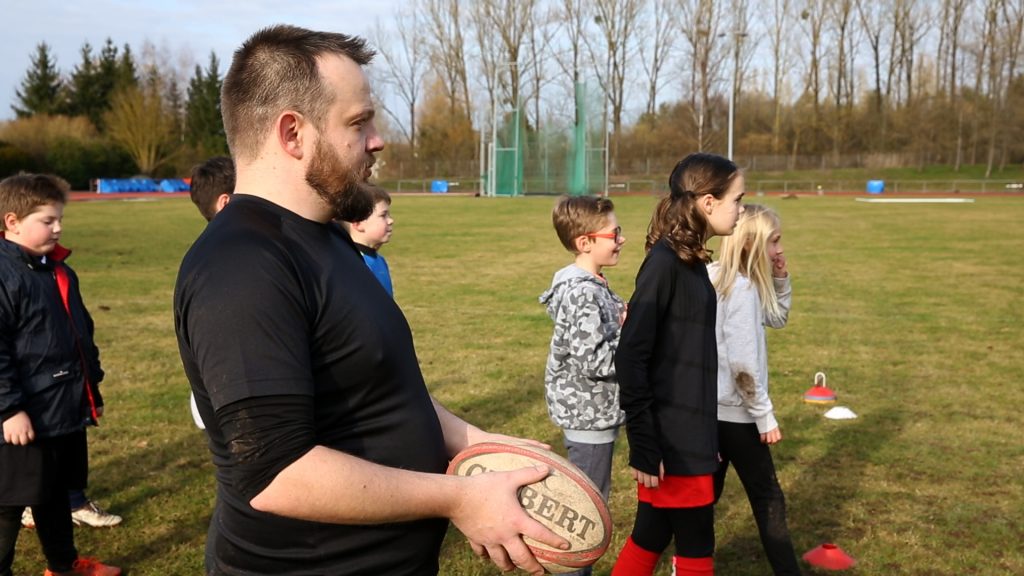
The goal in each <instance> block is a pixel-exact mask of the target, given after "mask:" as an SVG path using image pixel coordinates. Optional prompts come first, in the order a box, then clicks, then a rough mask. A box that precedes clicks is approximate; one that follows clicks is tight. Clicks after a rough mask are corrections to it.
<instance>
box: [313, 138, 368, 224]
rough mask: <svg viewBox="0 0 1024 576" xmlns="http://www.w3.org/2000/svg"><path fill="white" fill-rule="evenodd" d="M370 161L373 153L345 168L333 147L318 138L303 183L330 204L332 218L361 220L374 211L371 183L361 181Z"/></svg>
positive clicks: (348, 220) (349, 220)
mask: <svg viewBox="0 0 1024 576" xmlns="http://www.w3.org/2000/svg"><path fill="white" fill-rule="evenodd" d="M373 162H374V160H373V156H371V155H369V154H367V155H366V159H365V160H363V162H361V163H360V164H359V165H358V166H356V167H355V168H354V169H351V168H348V167H346V166H345V165H344V164H342V162H341V157H340V155H339V154H338V151H337V149H336V148H335V147H334V146H332V145H330V144H325V143H324V142H323V141H322V140H319V139H318V140H317V142H316V147H315V149H314V151H313V159H312V160H311V161H310V163H309V167H308V168H307V169H306V183H307V184H309V185H310V187H311V188H313V190H315V191H316V193H317V195H318V196H320V198H321V199H323V201H324V202H326V203H327V205H328V206H330V207H331V210H332V211H333V212H334V218H335V219H337V220H344V221H346V222H360V221H362V220H366V219H367V218H369V217H370V215H371V214H373V206H374V202H373V195H372V193H371V192H370V190H371V189H372V185H371V184H369V183H368V182H366V181H365V180H363V174H365V173H366V171H367V170H369V168H370V166H373Z"/></svg>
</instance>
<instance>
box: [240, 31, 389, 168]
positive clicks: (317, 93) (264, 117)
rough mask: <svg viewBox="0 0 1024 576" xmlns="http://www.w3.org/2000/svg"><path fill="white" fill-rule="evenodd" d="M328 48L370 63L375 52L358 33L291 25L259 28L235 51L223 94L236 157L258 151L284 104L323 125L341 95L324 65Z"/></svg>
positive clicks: (244, 157) (249, 155) (313, 121)
mask: <svg viewBox="0 0 1024 576" xmlns="http://www.w3.org/2000/svg"><path fill="white" fill-rule="evenodd" d="M323 54H338V55H342V56H346V57H348V58H350V59H351V60H353V61H354V62H355V63H356V64H359V65H360V66H366V65H367V64H369V63H370V61H371V60H373V56H374V54H375V52H374V51H373V50H372V49H371V48H369V47H368V46H367V45H366V41H365V40H364V39H362V38H360V37H358V36H348V35H346V34H339V33H334V32H314V31H312V30H307V29H305V28H299V27H296V26H286V25H277V26H271V27H269V28H264V29H262V30H260V31H258V32H256V33H255V34H253V35H252V36H250V37H249V39H248V40H246V41H245V43H244V44H242V47H241V48H239V49H238V50H236V51H235V56H234V58H233V59H232V61H231V67H230V68H229V69H228V72H227V75H226V76H225V77H224V85H223V87H222V88H221V97H220V98H221V114H222V115H223V118H224V130H225V132H226V133H227V139H228V147H229V148H230V149H231V155H232V156H233V157H235V158H237V159H239V160H249V159H251V158H253V157H255V156H256V153H257V152H258V150H259V148H260V146H262V145H263V140H264V138H265V137H266V131H267V128H268V126H269V125H270V123H271V122H273V121H274V119H275V118H277V116H278V115H279V114H280V113H281V112H282V111H284V110H294V111H295V112H298V113H300V114H303V115H304V116H306V117H307V118H309V120H310V122H312V123H313V125H315V126H317V127H320V126H323V123H324V120H325V118H326V113H327V109H328V107H330V105H331V103H332V102H334V98H335V95H334V93H333V91H332V90H331V89H330V87H329V86H328V84H327V83H326V82H324V79H323V77H322V76H321V75H320V70H319V68H318V62H317V59H318V58H319V57H320V56H321V55H323Z"/></svg>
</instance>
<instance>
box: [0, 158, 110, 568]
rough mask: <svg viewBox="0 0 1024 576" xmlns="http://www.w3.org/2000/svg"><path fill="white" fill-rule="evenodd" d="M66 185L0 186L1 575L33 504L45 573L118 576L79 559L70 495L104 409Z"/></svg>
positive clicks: (36, 180)
mask: <svg viewBox="0 0 1024 576" xmlns="http://www.w3.org/2000/svg"><path fill="white" fill-rule="evenodd" d="M67 192H68V185H67V183H66V182H64V181H63V180H61V179H60V178H57V177H55V176H49V175H36V174H19V175H17V176H11V177H9V178H6V179H4V180H3V181H2V182H0V216H2V218H3V234H2V240H0V421H2V423H3V440H2V441H0V576H10V575H11V567H12V566H13V563H14V550H15V544H16V542H17V538H18V532H19V530H20V528H21V512H22V509H24V507H25V506H31V507H32V512H33V516H34V519H35V523H36V528H37V530H36V532H37V534H38V536H39V542H40V544H41V545H42V549H43V554H44V555H45V556H46V561H47V570H46V575H47V576H49V575H64V574H68V575H81V576H85V575H90V576H116V575H118V574H120V573H121V570H120V568H116V567H113V566H106V565H104V564H101V563H99V562H97V561H96V560H93V559H90V558H82V557H79V556H78V551H77V550H76V549H75V544H74V533H73V529H72V520H71V512H70V509H69V503H68V490H69V489H84V488H85V484H86V479H87V475H88V452H87V448H86V435H85V427H86V426H87V425H88V424H93V423H95V422H96V421H97V419H98V418H99V417H100V415H101V414H102V412H103V399H102V397H101V396H100V393H99V387H98V385H99V382H100V381H101V380H102V379H103V370H102V369H101V368H100V362H99V351H98V350H97V348H96V345H95V343H94V342H93V322H92V318H91V317H90V316H89V312H88V311H87V310H86V309H85V304H84V303H83V302H82V296H81V293H80V292H79V288H78V277H77V276H76V275H75V273H74V271H72V270H71V268H69V267H68V266H67V264H65V263H64V259H65V258H67V256H68V255H69V254H70V252H69V251H68V250H67V249H65V248H64V247H63V246H61V245H60V244H58V240H59V239H60V234H61V230H62V226H61V221H62V219H63V215H64V204H65V203H66V201H67Z"/></svg>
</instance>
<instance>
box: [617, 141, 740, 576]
mask: <svg viewBox="0 0 1024 576" xmlns="http://www.w3.org/2000/svg"><path fill="white" fill-rule="evenodd" d="M743 186H744V183H743V175H742V174H741V173H740V171H739V170H738V169H737V167H736V165H735V164H733V163H732V162H731V161H730V160H728V159H726V158H723V157H721V156H716V155H713V154H703V153H697V154H690V155H689V156H687V157H686V158H684V159H683V160H682V161H680V162H679V163H678V164H677V165H676V167H675V169H674V170H673V171H672V175H671V176H670V177H669V190H670V192H669V195H668V196H666V197H664V198H662V199H661V201H660V202H659V203H658V205H657V207H656V208H655V209H654V214H653V215H652V217H651V224H650V228H649V229H648V233H647V242H646V243H645V246H646V248H647V257H646V258H645V259H644V262H643V264H641V265H640V271H639V272H638V273H637V276H636V290H634V292H633V296H632V298H631V299H630V301H629V316H628V317H627V318H626V323H625V324H624V325H623V326H622V335H621V336H620V338H619V349H618V351H617V352H616V357H615V369H616V372H617V373H618V376H619V385H620V387H621V399H622V408H623V409H624V410H625V411H626V435H627V437H628V439H629V466H630V468H631V469H632V474H633V478H634V479H635V480H636V481H637V500H638V502H637V512H636V520H635V522H634V524H633V532H632V534H631V535H630V537H629V539H628V540H627V541H626V545H625V546H624V547H623V548H622V552H620V554H619V557H618V559H617V560H616V563H615V567H614V569H613V570H612V575H613V576H649V575H650V574H652V573H653V571H654V568H655V566H656V565H657V562H658V558H659V557H660V556H661V552H662V550H664V549H665V548H666V547H667V546H668V544H669V542H671V541H672V540H673V539H675V555H674V557H673V558H672V564H673V568H674V572H673V573H674V574H676V575H677V576H710V575H712V574H714V561H713V559H712V558H713V553H714V549H715V524H714V520H715V519H714V511H713V508H712V503H713V502H714V489H713V482H712V475H713V474H714V472H715V471H716V470H717V469H718V419H717V417H718V410H717V405H716V399H717V397H718V395H717V391H718V388H717V376H718V350H717V347H716V344H715V311H716V308H715V305H716V303H715V289H714V287H713V286H712V285H711V281H710V280H709V279H708V272H707V268H706V267H705V265H706V264H707V263H708V262H710V260H711V254H710V251H709V250H708V249H707V247H706V243H707V241H708V239H710V238H711V237H712V236H728V235H729V234H732V231H733V228H735V226H736V220H737V218H739V215H740V213H741V212H742V211H743V205H742V202H741V201H742V198H743Z"/></svg>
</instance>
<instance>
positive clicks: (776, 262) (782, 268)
mask: <svg viewBox="0 0 1024 576" xmlns="http://www.w3.org/2000/svg"><path fill="white" fill-rule="evenodd" d="M788 274H789V271H788V270H786V256H785V255H783V254H778V255H776V256H775V257H774V258H772V276H775V277H776V278H785V277H786V276H787V275H788Z"/></svg>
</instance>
